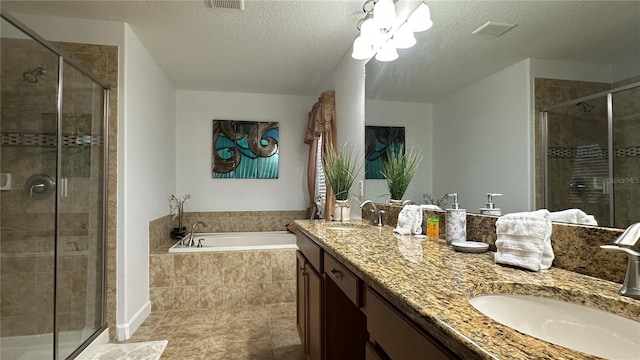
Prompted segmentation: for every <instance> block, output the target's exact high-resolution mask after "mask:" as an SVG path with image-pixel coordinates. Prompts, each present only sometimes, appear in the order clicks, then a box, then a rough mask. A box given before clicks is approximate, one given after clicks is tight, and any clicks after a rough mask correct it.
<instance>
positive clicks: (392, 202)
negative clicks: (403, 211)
mask: <svg viewBox="0 0 640 360" xmlns="http://www.w3.org/2000/svg"><path fill="white" fill-rule="evenodd" d="M389 205H392V206H402V200H395V199H390V200H389Z"/></svg>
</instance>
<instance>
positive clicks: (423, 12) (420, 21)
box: [407, 3, 433, 32]
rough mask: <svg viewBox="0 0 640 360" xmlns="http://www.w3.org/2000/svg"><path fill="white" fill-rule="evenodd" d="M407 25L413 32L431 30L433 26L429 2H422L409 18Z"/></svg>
mask: <svg viewBox="0 0 640 360" xmlns="http://www.w3.org/2000/svg"><path fill="white" fill-rule="evenodd" d="M407 25H409V27H410V28H411V30H413V32H421V31H425V30H429V29H430V28H431V27H432V26H433V21H431V11H430V10H429V7H428V6H427V4H425V3H422V4H420V6H418V8H417V9H416V10H415V11H414V12H413V13H412V14H411V15H410V16H409V18H408V19H407Z"/></svg>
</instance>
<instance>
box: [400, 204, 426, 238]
mask: <svg viewBox="0 0 640 360" xmlns="http://www.w3.org/2000/svg"><path fill="white" fill-rule="evenodd" d="M393 231H395V232H397V233H398V234H401V235H409V234H416V235H418V234H422V210H421V209H420V206H418V205H405V206H404V207H403V208H402V210H400V214H398V226H396V228H395V229H394V230H393Z"/></svg>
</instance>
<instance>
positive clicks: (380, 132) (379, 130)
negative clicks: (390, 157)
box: [364, 126, 404, 179]
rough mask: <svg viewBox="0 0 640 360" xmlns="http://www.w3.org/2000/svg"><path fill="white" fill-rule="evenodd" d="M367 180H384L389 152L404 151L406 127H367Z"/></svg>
mask: <svg viewBox="0 0 640 360" xmlns="http://www.w3.org/2000/svg"><path fill="white" fill-rule="evenodd" d="M364 141H365V159H366V162H365V176H364V177H365V179H384V176H382V162H383V161H384V160H385V159H386V158H387V151H402V149H404V126H365V137H364Z"/></svg>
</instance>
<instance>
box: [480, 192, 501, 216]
mask: <svg viewBox="0 0 640 360" xmlns="http://www.w3.org/2000/svg"><path fill="white" fill-rule="evenodd" d="M494 196H502V194H494V193H487V203H486V204H484V207H483V208H480V214H482V215H494V216H500V215H502V213H501V212H500V208H497V207H495V204H494V203H493V197H494Z"/></svg>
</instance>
